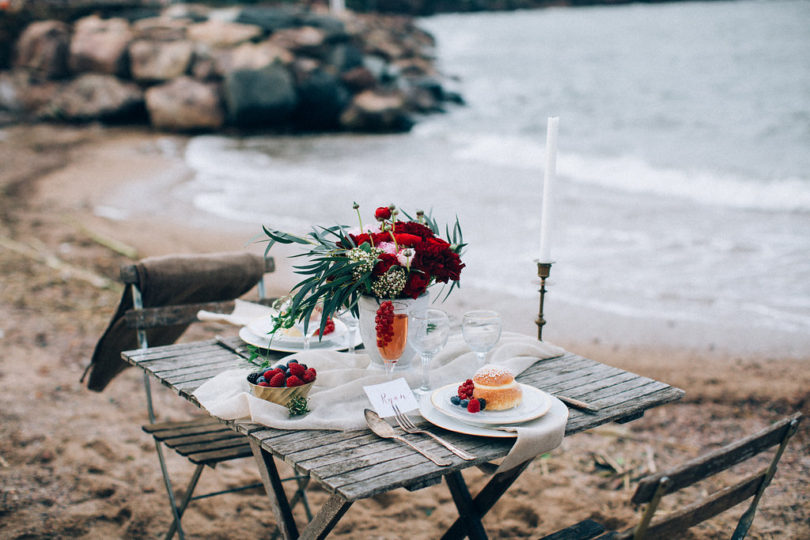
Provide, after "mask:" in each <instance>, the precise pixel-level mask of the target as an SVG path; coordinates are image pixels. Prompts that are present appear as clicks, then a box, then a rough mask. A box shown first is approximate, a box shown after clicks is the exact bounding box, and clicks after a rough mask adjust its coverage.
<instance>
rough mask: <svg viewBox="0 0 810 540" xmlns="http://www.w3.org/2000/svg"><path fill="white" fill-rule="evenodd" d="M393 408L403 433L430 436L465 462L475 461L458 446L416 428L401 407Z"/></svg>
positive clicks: (473, 457)
mask: <svg viewBox="0 0 810 540" xmlns="http://www.w3.org/2000/svg"><path fill="white" fill-rule="evenodd" d="M392 407H393V408H394V418H395V419H396V421H397V424H398V425H399V427H401V428H402V431H404V432H405V433H411V434H417V433H421V434H423V435H428V436H430V437H432V438H433V440H435V441H436V442H437V443H439V444H441V445H442V446H444V447H445V448H447V449H448V450H450V451H451V452H453V453H454V454H455V455H457V456H458V457H460V458H461V459H464V460H467V461H469V460H471V459H475V456H474V455H472V454H470V453H469V452H465V451H464V450H462V449H461V448H459V447H457V446H456V445H454V444H451V443H449V442H447V441H445V440H444V439H442V438H441V437H439V436H438V435H434V434H433V433H431V432H430V431H426V430H424V429H420V428H418V427H416V424H414V423H413V421H412V420H411V419H410V418H408V416H407V415H405V414H402V412H401V411H400V410H399V407H397V406H396V404H392Z"/></svg>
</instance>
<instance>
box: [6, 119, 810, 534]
mask: <svg viewBox="0 0 810 540" xmlns="http://www.w3.org/2000/svg"><path fill="white" fill-rule="evenodd" d="M186 140H187V139H186V138H185V137H182V136H175V135H165V134H156V133H153V132H150V131H146V130H140V129H132V128H126V129H124V128H102V127H98V126H86V127H82V128H72V127H55V126H47V125H38V126H12V127H7V128H4V129H2V130H0V164H2V165H0V188H2V190H3V196H2V198H0V205H2V212H0V215H2V225H1V226H2V229H0V265H1V266H2V276H3V278H2V285H0V317H2V323H0V345H2V351H3V361H2V363H0V381H2V383H3V387H4V392H3V395H2V397H0V537H3V538H44V537H80V538H151V537H156V536H159V535H161V534H163V532H164V531H165V530H166V529H167V528H168V526H169V523H170V518H169V508H168V505H167V503H166V502H165V492H164V489H163V486H162V481H161V477H160V472H159V468H158V462H157V458H156V456H155V454H154V446H153V443H152V440H151V438H150V437H149V436H147V435H146V434H145V433H143V432H142V431H141V429H140V425H141V424H142V423H144V422H145V421H146V410H145V406H144V398H143V390H142V383H141V377H140V373H136V372H135V370H127V371H125V372H124V373H123V374H122V375H120V376H119V377H118V378H117V379H116V380H114V381H113V383H111V384H110V385H109V386H108V388H107V389H106V390H105V391H104V392H103V393H95V392H91V391H88V390H87V389H86V388H84V387H83V386H82V385H81V384H80V383H79V378H80V377H81V373H82V371H83V369H84V368H85V366H86V365H87V363H88V362H89V357H90V355H91V353H92V350H93V346H94V344H95V342H96V340H97V339H98V337H99V336H100V335H101V333H102V331H103V329H104V327H105V325H106V323H107V321H108V318H109V317H110V315H111V314H112V312H113V310H114V308H115V305H116V303H117V301H118V298H119V296H120V292H121V287H120V285H118V284H117V283H116V282H115V278H116V277H117V274H118V267H119V266H120V264H122V263H124V262H127V261H130V260H134V259H138V258H142V257H146V256H152V255H161V254H168V253H199V252H214V251H228V250H239V249H249V250H255V251H256V252H262V251H263V249H264V245H263V244H256V243H251V242H250V240H251V238H253V237H254V236H255V235H256V234H258V233H259V232H260V225H261V224H256V226H255V228H249V227H246V226H244V225H234V224H228V223H220V222H213V221H212V218H210V217H209V216H206V215H201V214H199V213H195V212H194V211H193V210H192V209H191V208H190V207H187V206H184V205H181V204H180V203H167V202H165V201H166V200H167V198H166V196H165V194H166V193H167V192H168V190H170V189H171V187H172V186H174V185H178V184H179V183H181V182H183V181H184V179H186V178H187V177H188V175H189V174H190V171H189V170H188V168H187V166H186V165H185V163H184V161H183V159H182V149H183V146H184V144H185V142H186ZM274 255H275V257H276V260H277V263H278V266H279V271H278V272H277V275H275V276H274V277H273V280H272V283H271V293H275V294H283V293H285V292H286V291H287V290H288V289H289V287H290V286H291V285H292V284H293V283H294V277H293V276H292V274H291V272H290V270H289V266H288V264H287V263H286V262H285V261H284V255H285V252H284V251H276V250H274ZM480 305H486V306H490V307H493V308H494V309H497V310H498V311H500V312H501V313H502V314H503V315H504V319H505V325H506V326H507V327H508V328H510V329H513V330H517V331H520V332H524V333H527V334H533V333H535V332H536V328H535V326H534V322H533V321H534V318H535V316H536V311H537V306H536V303H535V302H534V301H532V302H528V301H519V302H518V301H513V300H512V299H506V298H503V297H500V296H498V295H495V294H493V293H486V292H484V291H475V290H467V289H462V290H461V291H459V294H456V293H454V294H453V296H452V297H451V299H450V300H449V301H448V303H447V304H445V306H444V309H446V310H447V311H448V312H450V313H451V314H455V315H460V314H461V313H463V311H465V310H467V309H470V308H472V307H478V306H480ZM546 316H547V318H548V319H549V321H550V322H549V325H548V326H547V327H546V330H545V337H546V338H547V339H548V340H550V341H552V342H554V343H556V344H558V345H561V346H563V347H565V348H566V349H568V350H570V351H573V352H576V353H578V354H581V355H584V356H588V357H591V358H594V359H597V360H599V361H601V362H605V363H608V364H611V365H615V366H618V367H621V368H623V369H628V370H631V371H634V372H636V373H639V374H642V375H645V376H648V377H652V378H655V379H658V380H662V381H665V382H667V383H669V384H672V385H674V386H678V387H680V388H682V389H684V390H685V391H686V397H685V399H684V400H683V401H682V402H680V403H677V404H671V405H667V406H665V407H660V408H658V409H655V410H651V411H649V412H648V413H647V414H646V415H645V417H644V418H642V419H640V420H637V421H635V422H632V423H630V424H625V425H613V424H611V425H607V426H604V427H602V428H600V429H597V430H594V431H592V432H589V433H585V434H579V435H576V436H573V437H571V438H569V439H566V440H565V441H564V443H563V445H562V447H560V448H558V449H557V450H555V451H553V452H552V453H551V454H550V455H548V456H547V457H544V458H543V459H538V460H536V461H535V462H534V463H533V464H532V465H531V466H530V468H529V470H528V471H527V473H525V474H524V475H523V476H522V477H521V479H520V480H519V481H518V482H517V484H516V485H515V486H513V487H512V489H511V490H510V492H509V493H507V495H506V496H504V498H503V499H502V500H501V502H499V504H498V505H497V506H496V507H495V508H494V509H493V511H492V512H490V514H489V515H488V516H487V517H486V519H485V520H484V526H485V527H486V529H487V530H488V531H489V533H490V534H491V535H492V537H494V538H536V537H538V536H542V535H543V534H547V533H549V532H552V531H554V530H556V529H558V528H561V527H563V526H566V525H568V524H571V523H574V522H576V521H579V520H581V519H584V518H586V517H593V518H594V519H597V520H599V521H602V522H605V523H606V524H608V525H609V526H612V527H624V526H629V525H630V524H632V523H633V521H634V519H635V517H636V515H637V513H636V510H637V509H635V508H633V507H632V506H631V505H630V504H629V502H628V500H629V497H630V495H631V493H632V489H633V488H634V487H635V481H636V480H637V479H638V478H639V477H641V476H643V475H644V474H646V473H648V472H650V471H652V470H656V469H661V468H665V467H668V466H671V465H673V464H677V463H679V462H681V461H684V460H685V459H688V458H690V457H694V456H696V455H699V454H701V453H703V452H706V451H708V450H711V449H714V448H716V447H718V446H720V445H722V444H725V443H728V442H730V441H732V440H734V439H737V438H739V437H742V436H744V435H746V434H749V433H752V432H754V431H756V430H757V429H760V428H761V427H764V426H765V425H767V424H769V423H770V422H772V421H774V420H776V419H778V418H781V417H782V416H784V415H786V414H789V413H792V412H795V411H801V412H803V413H804V414H805V415H806V414H807V413H808V412H810V402H809V401H808V397H809V396H810V390H808V389H810V370H808V369H807V366H808V361H810V355H808V353H807V352H806V350H804V351H803V350H801V348H800V347H798V346H796V347H787V346H785V345H784V344H780V338H779V336H778V335H777V334H774V335H772V336H768V335H762V336H756V337H757V339H756V340H755V339H753V338H752V336H748V338H749V339H748V342H752V341H756V342H757V343H759V344H760V346H758V347H735V346H734V345H735V344H734V342H733V340H732V339H730V338H729V336H728V335H710V334H708V333H707V332H706V331H705V329H701V328H699V327H697V326H696V327H694V328H692V327H689V326H687V325H683V324H673V325H670V326H669V327H668V328H664V329H660V328H654V327H647V326H644V325H642V324H641V323H639V322H638V321H632V320H612V321H606V320H605V319H604V318H599V317H597V316H596V315H595V314H593V316H592V314H590V313H588V312H586V311H584V310H577V309H571V308H569V307H567V306H564V305H560V304H555V303H554V301H553V290H552V291H551V292H550V296H549V303H548V304H547V312H546ZM215 332H216V333H228V332H231V333H235V331H234V329H233V328H224V327H222V326H219V325H216V324H206V325H199V326H198V327H196V328H195V329H194V330H193V331H192V332H190V333H189V334H188V335H187V336H185V337H184V339H189V340H191V339H195V338H201V337H207V336H210V335H212V334H213V333H215ZM641 335H643V337H644V339H640V336H641ZM759 338H761V339H759ZM805 339H806V338H805ZM769 343H773V346H772V347H769V346H768V344H769ZM796 343H802V341H801V340H797V341H796ZM155 392H156V396H155V399H156V401H157V407H158V409H159V410H162V411H163V412H164V417H163V418H164V419H178V418H182V417H185V416H187V415H190V414H192V413H194V410H193V407H191V406H187V405H186V404H185V403H184V402H182V400H180V399H178V398H177V397H175V396H174V395H172V394H171V393H169V391H168V390H166V389H163V388H156V389H155ZM808 450H810V435H808V428H807V426H806V425H803V426H802V429H800V431H799V434H798V435H797V436H796V438H795V439H794V440H793V441H792V442H791V445H790V447H789V448H788V451H787V452H786V454H785V455H784V457H783V458H782V461H781V465H780V469H779V472H778V473H777V476H776V478H775V479H774V482H773V484H772V486H771V487H770V488H769V490H768V491H767V492H766V495H765V497H764V499H763V501H762V503H761V504H760V509H759V511H758V514H757V518H756V520H755V521H754V525H753V527H752V530H751V532H750V534H749V537H750V538H788V539H800V538H808V537H810V495H809V494H810V480H808V479H810V457H808V455H810V452H808ZM609 463H617V464H620V466H619V469H620V470H619V471H616V470H614V469H613V468H611V467H610V465H608V464H609ZM170 467H174V468H175V469H178V468H179V469H180V470H181V471H183V473H182V474H181V477H183V478H188V476H189V475H190V474H191V470H192V469H191V467H189V466H188V465H187V464H185V463H184V461H183V460H180V459H177V458H175V457H174V456H172V457H171V458H170ZM217 472H218V473H219V474H204V475H203V479H202V481H201V482H202V486H201V488H199V489H200V490H201V491H212V490H216V489H221V488H222V485H223V482H224V484H225V485H239V484H241V483H246V482H251V481H255V479H256V477H257V475H256V471H255V468H254V467H252V464H251V463H250V462H249V461H247V460H244V461H242V462H235V463H232V464H228V465H226V466H221V467H220V468H218V471H217ZM183 474H185V476H183ZM465 477H466V478H467V479H468V481H469V482H470V483H471V484H472V487H473V489H474V488H475V486H477V485H481V484H483V482H484V481H485V480H486V478H485V477H484V475H483V474H481V473H478V472H477V471H469V472H468V473H465ZM325 498H326V494H325V493H323V492H321V491H319V490H318V489H312V490H311V493H310V500H311V502H312V503H313V505H314V506H316V507H317V505H318V504H319V503H321V502H322V501H324V500H325ZM740 513H741V510H739V511H732V512H729V513H727V514H726V515H724V516H721V517H720V518H717V519H714V520H712V521H710V522H708V523H706V524H704V525H702V526H700V527H699V528H696V529H695V530H694V531H693V533H692V536H691V537H692V538H715V537H717V536H719V535H722V536H727V535H728V533H729V531H730V527H731V524H732V523H734V522H735V520H736V518H737V517H738V516H739V514H740ZM454 515H455V507H454V506H453V504H452V500H451V497H450V494H449V492H448V491H447V489H446V487H445V486H443V485H438V486H434V487H431V488H428V489H426V490H423V491H421V492H419V493H418V494H414V493H410V492H407V491H405V490H398V491H395V492H392V493H389V494H386V495H385V496H380V497H375V498H373V499H369V500H364V501H361V502H358V503H356V504H355V505H354V506H352V508H351V509H350V511H349V513H348V514H347V515H346V516H345V517H344V519H343V520H342V521H341V523H340V525H339V526H338V527H337V528H336V529H335V531H334V532H333V535H332V536H333V537H335V538H392V539H393V538H406V537H407V538H434V537H437V536H438V535H439V534H440V533H441V531H442V530H443V529H444V528H445V527H447V526H448V525H449V524H450V523H451V522H452V520H453V517H454ZM300 517H301V518H302V519H303V514H301V516H300ZM403 522H407V523H408V531H407V534H405V533H404V532H403V531H402V527H401V524H402V523H403ZM184 523H188V525H187V529H188V532H189V534H190V535H192V536H193V537H204V538H232V537H239V536H247V537H254V536H259V535H267V534H269V532H270V531H271V530H272V527H273V515H272V512H271V510H270V506H269V504H268V503H267V501H266V496H265V495H264V494H263V493H261V492H260V491H258V490H255V491H246V492H243V493H240V494H236V495H229V496H227V497H218V498H214V499H205V500H202V501H198V502H195V503H193V504H192V505H191V506H190V507H189V510H188V512H187V517H186V518H185V519H184Z"/></svg>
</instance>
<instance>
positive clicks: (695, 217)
mask: <svg viewBox="0 0 810 540" xmlns="http://www.w3.org/2000/svg"><path fill="white" fill-rule="evenodd" d="M808 21H810V2H808V1H802V0H773V1H737V2H709V3H700V2H695V3H674V4H660V5H648V4H636V5H625V6H610V7H589V8H559V9H557V8H552V9H543V10H533V11H518V12H509V13H481V14H459V15H456V14H453V15H442V16H437V17H432V18H426V19H423V20H421V25H422V26H423V27H424V28H426V29H427V30H428V31H430V32H432V33H433V34H434V35H435V36H436V38H437V48H436V54H437V59H438V64H439V66H440V69H441V70H442V71H443V72H444V73H445V74H446V75H449V76H452V77H453V78H454V80H455V81H456V83H455V86H456V89H457V90H458V91H459V92H461V93H462V94H463V96H464V98H465V99H466V101H467V104H466V106H463V107H453V108H452V109H450V110H449V111H448V112H447V113H446V114H443V115H435V116H431V117H428V118H424V119H420V122H419V123H418V125H417V126H416V128H415V129H414V130H413V131H412V132H411V133H408V134H402V135H325V136H303V137H247V138H236V137H222V136H200V137H196V138H193V139H192V140H191V141H190V143H189V144H188V146H187V149H186V155H185V157H186V160H187V163H188V164H189V165H190V166H191V167H192V168H193V169H194V170H195V171H196V174H195V175H194V178H193V179H191V180H190V181H189V182H187V183H184V184H183V185H181V186H179V187H178V189H177V190H176V193H175V195H176V196H177V197H180V198H183V199H186V200H190V201H193V203H194V204H195V205H196V207H197V208H199V209H201V210H203V211H205V212H208V213H211V214H215V215H217V216H219V217H220V218H223V219H225V220H233V221H239V222H244V223H252V224H255V226H256V230H257V232H259V231H260V229H259V227H260V225H267V226H270V227H273V228H278V229H283V230H289V231H298V232H306V231H307V230H309V228H310V227H311V226H312V225H313V224H322V225H329V224H333V223H344V224H348V225H353V224H354V223H355V221H354V219H355V218H354V214H353V212H352V210H351V206H352V203H353V202H354V201H357V202H358V203H359V204H360V206H361V211H362V212H363V214H364V217H365V219H367V220H368V219H371V217H372V212H373V209H374V208H375V207H376V206H380V205H387V204H388V203H391V202H393V203H396V204H397V205H399V206H400V207H402V208H404V209H406V210H410V211H415V210H416V209H420V208H421V209H425V210H428V211H429V210H432V211H433V214H434V216H435V217H436V218H438V220H439V221H440V222H451V221H452V220H454V219H455V217H456V216H458V219H459V221H460V222H461V224H462V227H463V231H464V240H465V241H466V242H468V243H469V246H468V248H467V251H466V254H465V255H464V261H465V262H466V264H467V267H466V268H465V270H464V273H463V279H462V283H463V286H464V287H465V288H466V287H473V288H478V289H486V290H490V291H494V292H496V293H499V294H506V295H513V296H514V297H515V298H518V299H523V300H525V299H527V298H536V294H537V287H536V282H537V276H536V267H535V265H534V260H535V259H536V258H537V256H538V255H539V237H540V231H539V229H540V208H541V194H542V181H543V175H544V171H543V163H544V143H545V130H546V120H547V118H548V117H549V116H559V117H560V128H559V139H558V155H557V174H558V176H557V181H556V185H555V190H554V191H555V195H554V200H553V219H552V223H553V229H552V239H553V240H552V241H553V245H552V258H553V259H554V261H555V264H554V266H553V270H552V285H553V298H554V299H555V301H564V302H566V303H568V304H570V305H573V306H582V307H583V308H588V309H592V310H596V311H599V312H602V313H605V314H608V315H613V316H622V317H630V318H636V319H639V320H642V319H643V320H656V319H658V320H662V321H663V320H667V321H679V320H683V321H689V322H690V323H693V324H703V325H709V326H710V325H713V324H716V323H718V322H719V321H723V322H728V323H733V324H735V325H737V326H738V327H739V328H741V329H759V330H763V331H765V332H767V331H768V329H774V330H776V329H778V330H779V331H782V332H789V333H790V332H793V333H795V334H796V335H805V336H807V335H810V61H808V59H809V58H810V31H808V25H807V22H808ZM484 307H486V306H484ZM743 333H744V331H743Z"/></svg>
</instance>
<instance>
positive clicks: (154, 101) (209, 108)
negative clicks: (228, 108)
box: [146, 77, 225, 131]
mask: <svg viewBox="0 0 810 540" xmlns="http://www.w3.org/2000/svg"><path fill="white" fill-rule="evenodd" d="M146 109H147V111H148V112H149V119H150V121H151V123H152V125H153V126H154V127H156V128H159V129H166V130H170V131H201V130H212V129H217V128H220V127H222V125H223V124H224V123H225V111H224V110H223V108H222V102H221V100H220V96H219V91H218V89H217V87H216V86H215V85H213V84H205V83H202V82H199V81H196V80H194V79H192V78H190V77H179V78H177V79H174V80H173V81H171V82H169V83H166V84H162V85H159V86H153V87H151V88H149V89H148V90H147V91H146Z"/></svg>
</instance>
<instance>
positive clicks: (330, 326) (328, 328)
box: [315, 317, 335, 336]
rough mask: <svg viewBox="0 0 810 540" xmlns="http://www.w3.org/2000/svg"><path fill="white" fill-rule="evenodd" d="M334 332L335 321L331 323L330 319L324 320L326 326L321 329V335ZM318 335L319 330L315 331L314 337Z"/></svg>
mask: <svg viewBox="0 0 810 540" xmlns="http://www.w3.org/2000/svg"><path fill="white" fill-rule="evenodd" d="M334 331H335V321H333V320H332V318H331V317H330V318H328V319H326V326H324V328H323V335H326V334H331V333H332V332H334ZM320 333H321V329H320V328H318V329H317V330H315V335H316V336H317V335H319V334H320Z"/></svg>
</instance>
